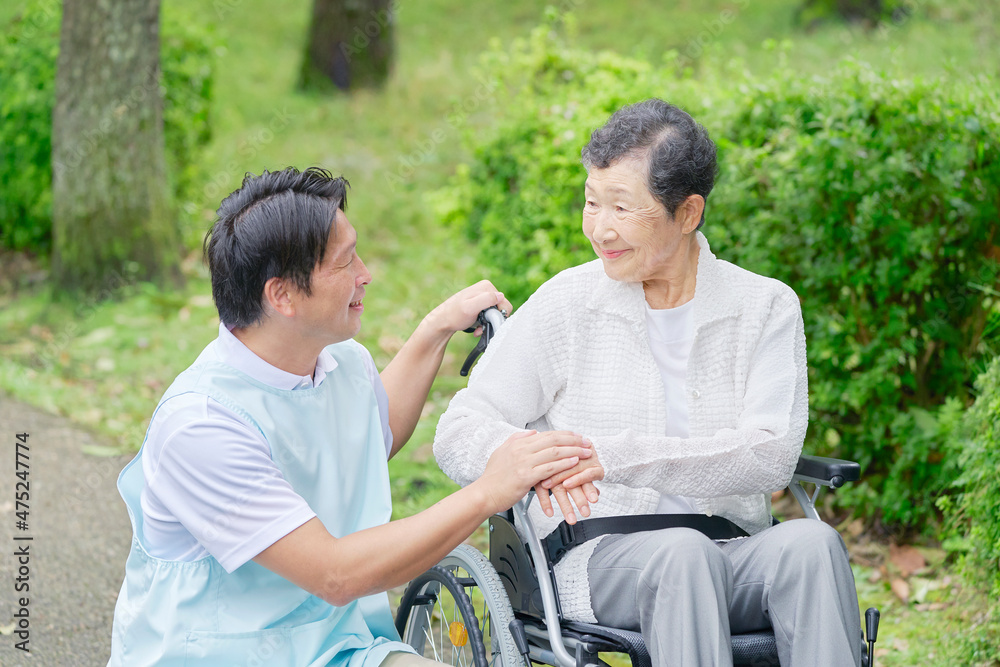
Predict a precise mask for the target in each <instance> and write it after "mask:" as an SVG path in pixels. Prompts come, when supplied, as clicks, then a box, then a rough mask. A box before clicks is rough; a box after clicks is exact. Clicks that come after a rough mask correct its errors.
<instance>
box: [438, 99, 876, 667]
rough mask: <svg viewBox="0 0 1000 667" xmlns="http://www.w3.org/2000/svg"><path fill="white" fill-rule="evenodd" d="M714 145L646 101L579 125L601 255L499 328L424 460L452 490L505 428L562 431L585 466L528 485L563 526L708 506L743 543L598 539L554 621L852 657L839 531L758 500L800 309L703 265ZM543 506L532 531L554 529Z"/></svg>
mask: <svg viewBox="0 0 1000 667" xmlns="http://www.w3.org/2000/svg"><path fill="white" fill-rule="evenodd" d="M715 155H716V150H715V145H714V144H713V142H712V141H711V139H709V137H708V134H707V133H706V131H705V129H704V128H703V127H701V126H700V125H699V124H698V123H696V122H695V121H694V120H693V119H692V118H691V117H690V116H689V115H688V114H687V113H685V112H684V111H682V110H681V109H678V108H677V107H674V106H672V105H670V104H667V103H665V102H663V101H661V100H657V99H653V100H647V101H644V102H640V103H638V104H634V105H632V106H627V107H624V108H622V109H620V110H619V111H618V112H616V113H615V114H614V115H613V116H612V117H611V118H610V119H609V120H608V122H607V123H606V124H605V125H604V126H603V127H601V128H600V129H598V130H596V131H595V132H594V133H593V136H592V137H591V140H590V142H589V143H588V144H587V146H586V147H585V148H584V149H583V164H584V166H585V167H586V168H587V181H586V185H585V193H586V204H585V205H584V209H583V233H584V234H585V235H586V237H587V239H588V240H589V241H590V243H591V244H592V246H593V248H594V252H595V253H596V254H597V256H598V258H599V259H598V260H596V261H592V262H589V263H587V264H583V265H581V266H577V267H574V268H571V269H567V270H566V271H563V272H562V273H560V274H559V275H557V276H556V277H554V278H552V279H551V280H549V281H548V282H547V283H545V284H544V285H542V287H541V288H539V290H538V291H537V292H536V293H535V294H534V295H533V296H532V297H531V298H530V299H529V300H528V301H527V303H525V305H524V307H522V308H521V309H520V310H519V311H518V312H517V313H516V314H514V315H513V316H512V317H511V319H510V320H509V322H508V323H507V324H506V325H505V326H504V327H503V328H502V329H501V330H500V332H499V334H498V335H497V337H496V338H495V339H494V341H493V343H492V344H491V346H490V348H489V349H488V351H487V352H486V354H485V355H484V356H483V358H482V360H481V361H480V363H479V365H478V367H477V368H476V370H475V372H474V373H473V375H472V378H471V380H470V382H469V386H468V388H467V389H465V390H463V391H461V392H459V393H458V395H457V396H456V397H455V399H454V400H453V401H452V403H451V405H450V407H449V408H448V411H447V412H446V413H445V415H444V416H443V417H442V419H441V422H440V424H439V425H438V430H437V436H436V438H435V442H434V451H435V454H436V456H437V460H438V462H439V464H440V465H441V468H442V469H443V470H444V471H445V472H446V473H447V474H448V475H449V476H450V477H451V478H452V479H454V480H455V481H457V482H458V483H460V484H462V485H466V484H469V483H471V482H472V481H474V480H475V479H477V478H478V476H479V475H480V474H481V473H482V472H483V468H484V464H485V462H486V461H487V459H488V458H489V455H490V453H491V452H492V451H493V450H494V449H496V448H497V447H498V446H499V445H500V444H501V443H503V442H504V441H505V440H506V439H507V438H508V437H510V436H511V435H512V434H513V433H516V432H518V431H523V430H525V429H538V430H550V429H557V430H569V431H575V432H577V433H581V434H583V435H585V436H587V437H588V438H589V439H590V440H591V441H592V443H593V446H594V448H595V451H596V453H597V455H598V458H599V460H600V465H602V466H603V469H602V468H601V467H600V466H598V465H597V464H596V459H594V458H593V457H592V458H591V459H589V460H588V461H587V462H585V463H581V464H580V465H579V466H577V467H576V468H574V469H573V470H571V471H570V473H569V474H564V475H561V476H559V477H555V478H551V479H550V480H547V481H546V482H545V483H544V487H545V488H546V489H548V488H551V489H552V490H553V492H555V495H556V498H557V500H559V503H558V505H559V506H560V507H561V508H562V514H564V515H565V516H566V519H567V521H569V522H573V521H574V517H573V516H572V515H573V509H572V506H571V505H570V504H569V502H568V500H567V498H566V496H567V494H569V495H571V496H572V498H573V500H574V501H575V503H576V505H577V507H578V509H579V511H580V513H581V514H583V515H584V516H587V515H592V516H615V515H623V514H650V513H688V514H703V515H709V516H711V515H718V516H722V517H725V518H726V519H729V520H730V521H732V522H733V523H735V524H737V525H738V526H739V527H740V528H742V529H743V530H744V531H745V532H746V533H748V534H749V536H748V537H743V538H741V539H732V540H728V541H713V540H712V539H710V538H709V537H706V536H705V535H704V534H702V533H701V532H698V531H696V530H692V529H690V528H668V529H665V530H657V531H651V532H639V533H634V534H629V535H606V536H603V537H600V538H598V539H595V540H592V541H590V542H586V543H584V544H583V545H581V546H578V547H576V548H575V549H573V550H571V551H570V552H569V553H568V554H567V555H566V557H565V558H563V559H562V560H561V561H560V562H559V563H558V565H557V566H556V581H557V584H558V590H559V594H560V600H561V607H562V612H563V615H564V616H566V617H568V618H570V619H575V620H580V621H589V622H600V623H602V624H605V625H612V626H617V627H622V628H629V629H633V630H638V631H641V632H642V635H643V637H644V638H645V641H646V644H647V647H648V649H649V651H650V655H651V657H652V659H653V664H655V665H667V664H676V665H683V666H684V667H691V666H692V665H726V664H732V657H731V653H730V633H731V632H750V631H753V630H759V629H764V628H768V627H771V628H773V629H774V633H775V636H776V639H777V645H778V653H779V658H780V660H781V664H783V665H813V666H815V665H858V664H859V663H860V659H861V632H860V622H859V613H858V602H857V594H856V592H855V587H854V579H853V576H852V574H851V569H850V567H849V565H848V556H847V550H846V549H845V547H844V543H843V542H842V540H841V539H840V536H839V535H838V534H837V532H836V531H835V530H833V529H832V528H830V527H829V526H827V525H826V524H824V523H822V522H819V521H808V520H799V521H788V522H785V523H781V524H778V525H776V526H772V525H771V517H770V494H771V493H772V492H774V491H777V490H779V489H782V488H784V487H785V486H787V484H788V483H789V481H790V480H791V477H792V474H793V472H794V469H795V465H796V461H797V459H798V456H799V453H800V451H801V449H802V441H803V438H804V437H805V432H806V423H807V419H808V410H807V391H806V348H805V338H804V335H803V328H802V316H801V313H800V309H799V301H798V298H797V297H796V295H795V293H794V292H793V291H792V290H791V289H790V288H789V287H788V286H786V285H784V284H782V283H780V282H778V281H777V280H773V279H770V278H765V277H763V276H758V275H755V274H753V273H750V272H748V271H745V270H743V269H740V268H738V267H736V266H734V265H732V264H730V263H728V262H726V261H723V260H721V259H717V258H716V257H715V255H713V254H712V251H711V250H710V248H709V245H708V241H707V240H706V238H705V236H704V235H703V234H702V233H701V232H699V231H698V230H699V228H700V227H701V225H702V224H703V223H704V212H705V201H706V199H707V198H708V195H709V193H710V192H711V190H712V186H713V184H714V179H715V172H716V158H715ZM602 474H603V481H594V480H597V479H599V478H600V477H601V475H602ZM595 486H596V489H595ZM597 489H599V491H600V502H599V503H595V504H594V505H593V507H592V508H591V507H590V503H593V502H594V501H595V500H596V499H597ZM539 490H542V489H539ZM539 497H540V498H541V499H542V500H543V501H544V502H543V503H542V506H543V507H538V506H533V507H532V511H533V518H534V520H535V521H536V525H537V526H539V528H540V532H541V533H542V534H543V535H544V534H546V533H548V532H550V531H551V530H552V529H554V527H555V526H556V525H557V524H558V522H559V520H560V519H561V518H562V517H561V516H559V515H558V514H559V513H555V515H554V516H549V514H552V509H551V504H550V501H549V499H548V492H547V491H546V492H544V493H542V494H541V495H540V496H539ZM588 501H589V502H588Z"/></svg>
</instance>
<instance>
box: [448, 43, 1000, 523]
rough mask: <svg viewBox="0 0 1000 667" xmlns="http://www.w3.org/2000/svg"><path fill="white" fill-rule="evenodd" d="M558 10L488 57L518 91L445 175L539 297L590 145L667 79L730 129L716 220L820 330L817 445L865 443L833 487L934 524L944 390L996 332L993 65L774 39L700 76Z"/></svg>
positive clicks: (585, 252)
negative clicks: (593, 34)
mask: <svg viewBox="0 0 1000 667" xmlns="http://www.w3.org/2000/svg"><path fill="white" fill-rule="evenodd" d="M552 35H553V32H552V30H551V28H550V27H549V26H544V27H542V28H540V29H539V30H537V31H536V32H535V33H534V34H533V36H532V38H531V39H530V40H527V41H525V42H521V43H517V44H514V45H512V46H511V47H510V48H509V49H508V50H499V49H498V50H496V51H495V52H493V53H492V54H491V55H490V56H489V57H488V58H487V59H486V62H485V67H486V70H487V73H488V75H489V76H492V77H495V78H496V79H498V80H499V83H500V84H501V85H503V86H505V87H506V89H507V92H508V94H509V99H514V100H517V104H516V105H510V106H509V107H507V108H505V109H504V112H503V115H502V121H501V124H500V125H499V127H498V129H497V130H496V132H495V133H493V134H490V135H488V136H482V135H478V136H471V137H470V138H469V142H470V149H471V151H472V154H473V156H474V159H473V160H472V161H471V163H470V164H468V165H466V166H463V167H462V168H461V169H460V170H459V171H458V173H457V174H456V176H455V179H454V181H453V182H452V184H451V185H450V186H449V187H448V188H445V189H444V190H442V191H440V192H438V193H435V194H434V195H433V197H432V203H434V204H435V205H436V206H437V211H438V212H439V214H440V215H441V216H442V217H443V218H444V219H445V220H446V221H448V222H450V223H451V224H453V225H455V226H456V228H458V229H460V230H462V231H463V233H465V234H466V235H467V236H468V238H470V239H472V240H473V241H475V242H476V243H477V245H478V249H479V250H478V254H479V259H480V261H481V263H482V264H483V265H484V266H486V267H487V268H489V269H491V277H493V278H494V279H495V280H497V281H498V284H501V285H503V289H504V291H505V293H507V294H508V295H510V296H511V297H513V298H514V299H515V300H516V301H523V299H524V298H526V297H527V295H528V294H530V293H531V292H532V291H533V290H534V289H535V288H536V287H537V286H538V285H539V284H541V283H542V282H543V281H544V280H545V279H546V278H548V277H549V276H551V275H553V274H555V273H556V272H558V271H559V270H561V269H563V268H565V267H567V266H570V265H573V264H577V263H580V262H583V261H587V260H589V259H591V258H592V257H593V255H592V250H591V249H590V246H589V244H588V243H587V242H586V240H585V238H584V237H583V234H582V233H581V231H580V209H581V206H582V192H583V182H584V179H585V173H584V170H583V168H582V166H580V162H579V155H580V149H581V147H582V146H583V145H584V144H585V143H586V141H587V140H588V138H589V134H590V132H591V131H592V130H593V129H594V128H595V127H597V126H599V125H600V124H601V123H603V122H604V121H605V120H606V119H607V117H608V116H609V115H610V114H611V113H612V112H613V111H614V110H615V109H617V108H618V107H620V106H621V105H623V104H626V103H629V102H635V101H638V100H641V99H644V98H647V97H651V96H658V97H662V98H664V99H667V100H668V101H671V102H673V103H676V104H679V105H680V106H682V107H684V108H686V109H687V110H688V111H690V112H691V113H692V115H694V116H695V118H697V119H698V120H700V121H701V122H702V123H703V124H704V125H705V126H706V127H707V128H708V130H709V132H710V133H711V135H712V136H713V137H714V138H715V140H716V142H717V143H718V145H719V149H720V155H719V162H720V166H721V174H720V178H719V180H718V185H717V187H716V190H715V191H714V192H713V194H712V195H711V197H710V198H709V200H708V207H707V222H706V226H705V229H704V232H705V234H706V235H707V236H708V238H709V240H710V242H711V243H712V247H713V250H714V251H715V252H716V254H718V255H719V256H720V257H722V258H724V259H728V260H730V261H733V262H734V263H736V264H738V265H740V266H743V267H745V268H747V269H749V270H751V271H755V272H758V273H762V274H765V275H769V276H773V277H775V278H778V279H780V280H782V281H784V282H786V283H787V284H789V285H791V286H792V287H793V288H794V289H795V291H796V292H797V293H798V294H799V296H800V298H801V299H802V307H803V313H804V317H805V323H806V335H807V338H808V341H809V365H810V405H811V429H810V432H809V436H808V438H809V440H808V442H807V445H806V446H807V449H809V450H811V451H813V452H818V453H830V454H836V455H840V456H843V457H846V458H852V459H855V460H859V461H860V462H861V463H862V464H863V465H864V468H865V469H866V471H867V472H866V474H867V477H866V481H865V482H863V483H862V484H860V485H855V487H854V488H853V489H851V490H846V489H845V491H847V493H844V494H838V496H841V497H842V498H843V499H844V501H845V502H847V503H851V504H855V505H857V506H858V507H859V509H860V511H861V512H862V513H864V514H868V515H872V514H875V513H879V514H881V516H883V517H884V519H885V520H886V521H888V522H890V523H892V524H895V525H900V526H906V527H912V528H916V529H919V530H928V531H930V530H933V527H932V526H933V519H935V512H934V498H935V496H936V494H937V493H939V492H940V491H941V490H942V489H944V488H946V487H947V486H948V484H949V483H950V481H951V479H953V478H954V476H955V474H957V470H956V469H955V468H954V466H952V465H950V463H949V462H948V461H946V460H945V459H944V457H943V456H942V453H941V446H940V441H941V437H942V434H941V425H940V424H939V419H938V412H939V406H941V405H942V404H943V403H944V402H945V400H946V398H947V397H949V396H956V397H958V398H959V399H962V398H963V397H964V396H965V395H966V394H967V390H968V386H969V385H971V378H972V377H973V376H974V370H973V369H972V368H971V367H970V361H971V362H972V363H973V364H974V363H975V361H976V360H977V359H980V358H982V356H983V355H984V354H989V353H990V352H991V351H996V350H994V349H993V348H994V347H995V346H996V343H997V338H998V337H997V335H996V333H995V329H994V333H993V334H992V337H990V336H988V335H986V334H987V333H988V332H987V329H986V322H987V320H988V317H989V313H990V312H992V310H993V302H992V298H993V297H992V295H994V294H996V287H997V279H998V264H997V257H1000V248H997V247H996V246H994V245H993V244H994V243H995V242H996V239H995V234H996V227H997V220H998V215H1000V210H998V207H1000V196H998V192H1000V116H998V109H1000V99H998V96H997V92H996V91H997V90H998V86H997V84H996V82H995V81H991V80H986V79H974V80H969V81H967V82H940V81H927V82H921V81H906V80H897V79H895V78H893V77H891V76H888V75H885V74H882V73H878V72H876V71H873V70H872V69H870V68H869V67H867V66H865V65H862V64H858V63H852V62H845V63H844V64H842V65H841V66H840V67H838V68H837V69H836V71H834V72H833V73H832V74H830V75H829V76H828V77H826V78H824V79H822V80H812V79H804V78H802V77H800V76H798V75H796V74H794V73H793V72H792V71H790V69H789V68H788V67H787V66H786V65H784V64H783V63H782V56H781V54H776V61H777V63H778V66H777V67H776V68H775V70H774V71H773V72H772V74H771V75H770V76H769V77H768V78H767V79H766V80H757V79H754V78H753V77H751V76H749V75H747V74H745V73H743V72H742V71H739V70H738V69H735V68H729V69H726V68H721V69H715V70H714V71H716V72H719V73H718V74H716V75H715V78H706V79H702V80H697V81H696V80H693V79H691V78H689V77H687V76H685V75H683V74H679V73H678V72H677V71H676V67H675V65H674V62H675V61H673V60H671V59H668V61H667V62H666V63H665V64H664V65H663V66H657V67H654V66H652V65H650V64H649V63H645V62H641V61H636V60H633V59H628V58H623V57H619V56H617V55H614V54H608V53H602V54H591V53H587V52H579V51H574V50H572V49H569V48H567V47H565V46H564V45H563V44H562V43H561V42H560V41H559V40H558V39H553V37H552Z"/></svg>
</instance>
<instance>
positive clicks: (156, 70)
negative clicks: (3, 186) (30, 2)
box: [52, 0, 179, 294]
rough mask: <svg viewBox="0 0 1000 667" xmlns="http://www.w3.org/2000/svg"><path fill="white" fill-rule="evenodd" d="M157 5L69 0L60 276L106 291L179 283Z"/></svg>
mask: <svg viewBox="0 0 1000 667" xmlns="http://www.w3.org/2000/svg"><path fill="white" fill-rule="evenodd" d="M159 16H160V3H159V0H117V1H116V2H104V1H102V0H67V1H66V2H65V3H64V6H63V21H62V28H61V35H60V42H59V58H58V62H57V66H56V102H55V108H54V110H53V114H52V169H53V174H52V177H53V178H52V194H53V202H52V223H53V242H54V244H53V245H54V253H53V266H52V268H53V277H54V279H55V281H56V283H57V284H58V285H59V286H60V287H63V288H66V289H71V290H83V291H85V292H88V293H90V294H101V293H106V292H107V291H108V290H110V289H113V288H114V287H115V286H118V285H121V284H123V283H124V282H126V281H131V280H135V279H139V280H153V281H163V280H164V279H166V278H176V277H177V276H178V271H177V266H178V261H179V256H178V250H179V241H178V233H177V230H176V229H175V227H174V224H173V222H174V221H173V217H172V215H171V210H170V195H169V185H168V182H167V177H166V165H165V161H164V143H163V142H164V140H163V111H162V98H161V93H160V36H159Z"/></svg>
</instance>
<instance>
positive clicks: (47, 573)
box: [0, 394, 132, 667]
mask: <svg viewBox="0 0 1000 667" xmlns="http://www.w3.org/2000/svg"><path fill="white" fill-rule="evenodd" d="M20 432H26V433H28V434H29V438H28V445H29V446H30V448H31V450H30V457H31V458H30V461H29V464H30V466H31V467H30V470H29V473H30V474H29V481H30V484H31V487H30V494H31V499H30V516H29V529H28V530H27V531H20V530H17V529H16V528H15V522H16V521H17V517H16V516H15V511H16V508H15V507H14V492H15V488H14V486H15V482H18V481H20V480H18V479H17V478H15V477H14V461H15V437H14V436H15V434H16V433H20ZM0 442H2V444H3V450H2V452H0V540H2V543H0V553H2V554H3V556H2V557H0V665H3V667H16V666H20V665H27V666H29V667H30V666H35V667H41V666H45V667H48V666H49V665H53V666H59V667H62V666H64V665H65V666H66V667H89V666H90V665H106V664H107V661H108V656H109V654H110V652H111V619H112V616H113V613H114V605H115V598H116V597H117V595H118V589H119V587H120V586H121V581H122V577H123V576H124V573H125V569H124V568H125V557H126V556H127V555H128V545H129V541H130V539H131V534H132V531H131V528H130V526H129V521H128V515H127V514H126V512H125V504H124V503H123V502H122V500H121V498H120V497H119V495H118V490H117V489H116V488H115V481H116V479H117V477H118V472H119V471H120V470H121V469H122V467H123V466H124V465H125V463H126V462H127V461H128V458H129V457H115V458H96V457H92V456H87V455H85V454H83V452H82V451H81V447H82V446H83V445H86V444H88V443H89V444H102V443H101V441H100V440H99V438H97V437H96V436H94V435H92V434H90V433H88V432H86V431H85V430H82V429H81V428H80V427H78V426H76V425H74V424H73V423H72V422H69V421H68V420H65V419H62V418H60V417H54V416H52V415H50V414H47V413H45V412H42V411H40V410H37V409H35V408H32V407H28V406H26V405H24V404H22V403H18V402H16V401H14V400H12V399H11V398H10V397H8V396H6V395H4V394H0ZM15 534H16V535H17V536H31V537H32V538H34V539H33V540H32V541H30V542H28V541H21V542H17V541H15V540H14V537H15ZM23 545H28V546H29V549H30V554H31V555H30V563H29V567H30V573H29V575H28V576H29V577H30V581H29V582H28V583H29V585H30V591H29V592H28V593H15V590H14V586H15V583H16V582H15V579H16V577H17V576H18V575H17V569H18V567H19V564H18V563H17V562H16V560H17V559H16V557H15V556H14V552H15V550H16V549H17V548H18V547H19V546H23ZM22 595H27V596H28V598H29V607H28V611H29V615H30V633H31V635H30V642H29V645H30V647H31V653H30V654H25V653H24V652H22V651H19V650H17V649H15V648H14V644H15V642H17V641H20V640H19V639H18V638H17V637H16V635H11V634H7V633H9V632H10V630H11V628H10V623H11V621H12V620H13V618H12V614H13V613H14V611H16V609H17V608H18V606H19V605H16V604H15V603H16V601H17V599H18V598H19V597H20V596H22Z"/></svg>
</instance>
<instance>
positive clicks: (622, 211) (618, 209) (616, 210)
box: [615, 206, 625, 213]
mask: <svg viewBox="0 0 1000 667" xmlns="http://www.w3.org/2000/svg"><path fill="white" fill-rule="evenodd" d="M615 212H616V213H624V212H625V209H624V208H622V207H621V206H615Z"/></svg>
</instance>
